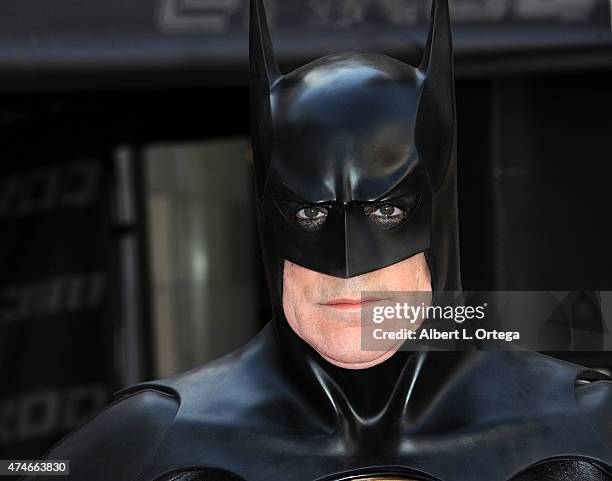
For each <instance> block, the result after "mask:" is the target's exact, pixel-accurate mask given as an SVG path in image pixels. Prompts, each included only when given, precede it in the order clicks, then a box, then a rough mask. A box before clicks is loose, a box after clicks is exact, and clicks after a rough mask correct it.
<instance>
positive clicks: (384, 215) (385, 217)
mask: <svg viewBox="0 0 612 481" xmlns="http://www.w3.org/2000/svg"><path fill="white" fill-rule="evenodd" d="M365 213H366V215H367V216H368V218H369V219H370V220H371V221H373V222H374V223H375V224H376V225H378V226H379V227H382V228H383V229H386V230H391V229H393V228H394V227H397V226H398V225H400V224H401V223H402V222H404V220H405V219H406V217H408V212H407V211H406V210H404V209H401V208H399V207H397V206H396V205H393V204H382V205H378V206H376V207H373V208H369V209H365Z"/></svg>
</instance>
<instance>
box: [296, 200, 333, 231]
mask: <svg viewBox="0 0 612 481" xmlns="http://www.w3.org/2000/svg"><path fill="white" fill-rule="evenodd" d="M328 212H329V211H328V210H327V209H326V208H325V207H314V206H311V207H305V208H304V209H301V210H299V211H297V213H296V214H295V219H296V220H297V223H298V224H299V225H300V227H301V228H302V229H304V230H305V231H307V232H315V231H317V230H319V229H320V228H321V227H322V226H323V224H324V223H325V221H326V220H327V214H328Z"/></svg>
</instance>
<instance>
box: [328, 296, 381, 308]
mask: <svg viewBox="0 0 612 481" xmlns="http://www.w3.org/2000/svg"><path fill="white" fill-rule="evenodd" d="M386 300H388V298H386V297H365V298H361V297H360V298H357V299H352V298H338V299H332V300H330V301H327V302H322V303H321V305H323V306H329V307H335V308H338V309H351V308H357V307H361V306H365V305H367V304H372V303H374V302H380V301H386Z"/></svg>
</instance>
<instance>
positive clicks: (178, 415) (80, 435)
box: [48, 0, 612, 481]
mask: <svg viewBox="0 0 612 481" xmlns="http://www.w3.org/2000/svg"><path fill="white" fill-rule="evenodd" d="M251 34H252V38H251V59H252V63H251V76H252V85H253V95H252V102H253V105H252V112H253V134H254V135H253V147H254V155H255V166H256V176H257V191H258V217H259V219H258V220H259V224H260V233H261V239H262V245H263V249H264V259H265V262H266V271H267V275H268V280H269V283H270V292H271V297H272V303H273V308H274V318H273V320H272V321H271V322H270V323H269V324H268V326H267V327H266V328H265V329H264V330H263V331H262V332H261V333H260V334H259V335H258V336H257V338H255V339H254V340H253V341H252V342H251V343H250V344H249V345H247V346H246V347H245V348H243V349H241V350H239V351H237V352H235V353H233V354H231V355H229V356H226V357H224V358H222V359H220V360H218V361H215V362H213V363H211V364H209V365H207V366H205V367H203V368H199V369H195V370H193V371H191V372H188V373H185V374H182V375H179V376H176V377H174V378H170V379H165V380H160V381H155V382H150V383H145V384H141V385H137V386H133V387H131V388H128V389H125V390H123V391H122V392H120V393H119V394H118V398H119V399H118V400H117V401H116V402H115V403H114V404H113V405H111V406H109V407H108V408H107V409H106V410H105V411H103V412H102V413H100V414H99V415H98V416H97V417H96V418H94V419H93V420H92V421H90V422H89V423H87V424H86V425H84V426H83V427H81V428H80V429H79V430H77V431H76V432H75V433H73V434H72V435H70V436H68V437H67V438H66V439H65V440H64V441H62V442H61V443H60V444H59V445H58V446H57V447H56V448H55V449H53V450H52V451H51V452H50V453H49V454H48V457H49V458H56V459H70V460H71V465H70V470H71V475H70V476H69V479H70V480H79V481H108V480H122V481H226V480H245V481H315V480H318V481H340V480H355V479H360V478H363V477H375V476H392V477H395V478H403V479H412V480H420V481H424V480H429V481H431V480H440V481H509V480H511V479H517V480H521V481H528V480H533V479H538V480H540V481H549V480H551V481H552V480H555V481H579V480H580V481H582V480H585V479H586V480H589V481H603V480H606V481H610V480H611V479H612V478H611V477H610V466H612V451H611V450H610V446H611V445H612V415H611V414H610V406H612V382H610V381H609V380H607V378H605V377H604V376H603V375H600V374H597V373H594V372H592V371H589V370H587V369H585V368H582V367H580V366H577V365H574V364H570V363H565V362H561V361H558V360H554V359H552V358H549V357H546V356H543V355H540V354H536V353H531V352H486V353H482V352H431V353H424V352H415V353H411V352H398V353H396V354H395V355H394V356H393V357H392V358H390V359H389V360H388V361H386V362H384V363H382V364H380V365H378V366H376V367H373V368H370V369H365V370H360V371H353V370H346V369H341V368H339V367H336V366H333V365H331V364H329V363H327V362H326V361H324V360H323V359H322V358H321V357H320V356H319V355H318V354H317V353H316V352H315V351H314V350H313V349H311V348H310V347H309V346H308V345H307V344H306V343H305V342H303V341H302V340H301V339H300V338H298V337H297V336H296V335H295V333H294V332H293V331H292V330H291V328H290V327H289V326H288V324H287V321H286V319H285V316H284V313H283V309H282V304H281V299H282V290H283V285H282V279H283V276H282V274H283V263H284V260H285V259H289V260H292V261H293V262H295V263H297V264H300V265H303V266H305V267H308V268H310V269H313V270H317V271H321V272H324V273H327V274H330V275H334V276H337V277H350V276H353V275H357V274H361V273H365V272H370V271H372V270H376V269H380V268H383V267H386V266H388V265H391V264H394V263H396V262H398V261H400V260H403V259H406V258H408V257H410V256H412V255H414V254H417V253H420V252H424V253H425V255H426V257H427V261H428V264H429V266H430V269H431V271H432V276H433V289H434V292H435V294H436V295H439V293H440V292H441V291H442V290H444V289H448V290H456V289H460V287H461V283H460V276H459V255H458V236H457V202H456V197H457V193H456V163H455V155H454V153H455V107H454V98H453V97H454V96H453V79H452V50H451V40H450V39H451V36H450V22H449V14H448V4H447V0H435V1H434V15H433V18H432V29H431V33H430V37H429V41H428V46H427V48H426V51H425V54H424V56H423V61H422V63H421V65H420V66H419V67H418V68H413V67H410V66H408V65H404V64H402V63H400V62H398V61H397V60H393V59H391V58H388V57H385V56H381V55H376V54H339V55H333V56H330V57H325V58H323V59H320V60H317V61H315V62H313V63H311V64H308V65H306V66H304V67H302V68H300V69H298V70H296V71H295V72H293V73H291V74H288V75H286V76H281V74H280V72H279V71H278V67H277V65H276V61H275V59H274V55H273V52H272V44H271V42H270V38H269V35H268V30H267V26H266V23H265V14H264V11H263V7H262V4H261V1H260V0H253V1H252V18H251ZM406 199H411V200H410V201H406ZM381 203H383V204H384V203H392V204H395V203H397V204H400V205H402V206H410V209H408V210H409V215H407V216H406V217H403V218H402V219H403V220H402V223H400V224H399V225H396V226H395V227H394V228H392V229H387V228H384V226H381V225H380V224H377V223H376V222H373V220H372V218H371V217H370V216H369V214H368V212H371V209H372V208H375V207H377V206H379V205H380V204H381ZM304 208H313V210H311V211H308V212H309V213H312V212H314V213H315V214H317V216H318V215H319V214H320V213H321V212H325V214H326V217H325V221H324V222H322V223H318V224H316V229H310V227H311V226H312V225H314V224H312V223H310V224H308V225H309V226H310V227H309V229H304V225H302V224H301V223H300V220H298V219H300V218H299V217H297V218H296V214H297V213H298V212H303V211H302V209H304ZM230 307H231V306H228V308H230Z"/></svg>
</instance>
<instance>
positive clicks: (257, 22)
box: [249, 0, 281, 85]
mask: <svg viewBox="0 0 612 481" xmlns="http://www.w3.org/2000/svg"><path fill="white" fill-rule="evenodd" d="M249 59H250V71H251V80H252V81H253V80H255V81H257V80H266V81H267V82H268V84H269V85H272V84H273V83H274V82H276V80H278V79H279V78H280V76H281V74H280V71H279V69H278V63H277V62H276V57H275V56H274V50H273V48H272V40H271V39H270V31H269V30H268V21H267V19H266V8H265V6H264V2H263V0H251V17H250V27H249Z"/></svg>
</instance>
